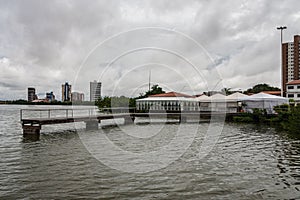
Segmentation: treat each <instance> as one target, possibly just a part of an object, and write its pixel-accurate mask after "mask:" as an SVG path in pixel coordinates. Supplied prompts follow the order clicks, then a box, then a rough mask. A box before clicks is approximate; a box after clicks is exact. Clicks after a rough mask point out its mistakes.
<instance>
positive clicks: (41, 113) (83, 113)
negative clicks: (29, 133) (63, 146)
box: [20, 107, 135, 121]
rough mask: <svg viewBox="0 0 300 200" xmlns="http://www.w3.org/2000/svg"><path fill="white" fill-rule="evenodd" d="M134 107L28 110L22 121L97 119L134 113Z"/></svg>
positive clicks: (24, 111)
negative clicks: (100, 116)
mask: <svg viewBox="0 0 300 200" xmlns="http://www.w3.org/2000/svg"><path fill="white" fill-rule="evenodd" d="M134 112H135V108H133V107H129V108H128V107H117V108H103V109H100V110H99V109H98V108H97V107H95V108H38V109H36V108H27V109H21V110H20V121H22V120H23V119H51V118H62V117H63V118H75V117H90V118H92V117H95V116H98V115H101V114H102V115H104V114H119V113H134Z"/></svg>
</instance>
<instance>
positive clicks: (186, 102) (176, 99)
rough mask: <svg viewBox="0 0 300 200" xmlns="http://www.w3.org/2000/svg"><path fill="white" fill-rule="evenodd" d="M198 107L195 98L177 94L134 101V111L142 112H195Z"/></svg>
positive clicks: (152, 96) (172, 93) (165, 94)
mask: <svg viewBox="0 0 300 200" xmlns="http://www.w3.org/2000/svg"><path fill="white" fill-rule="evenodd" d="M198 107H199V103H198V101H196V100H195V98H192V96H189V95H186V94H181V93H177V92H168V93H163V94H156V95H151V96H149V97H147V98H144V99H138V100H137V101H136V109H137V110H144V111H146V110H149V111H153V110H155V111H161V110H164V111H169V112H176V111H183V110H185V111H197V110H198Z"/></svg>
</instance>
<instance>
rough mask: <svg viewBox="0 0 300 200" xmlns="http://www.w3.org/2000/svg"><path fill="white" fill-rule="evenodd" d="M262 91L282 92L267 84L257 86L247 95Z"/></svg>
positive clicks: (249, 90) (250, 89)
mask: <svg viewBox="0 0 300 200" xmlns="http://www.w3.org/2000/svg"><path fill="white" fill-rule="evenodd" d="M262 91H280V89H279V88H277V87H272V86H270V85H268V84H266V83H262V84H257V85H255V86H253V88H249V89H248V90H247V91H246V92H245V93H246V94H248V93H260V92H262Z"/></svg>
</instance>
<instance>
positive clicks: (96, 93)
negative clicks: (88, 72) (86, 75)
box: [90, 81, 101, 101]
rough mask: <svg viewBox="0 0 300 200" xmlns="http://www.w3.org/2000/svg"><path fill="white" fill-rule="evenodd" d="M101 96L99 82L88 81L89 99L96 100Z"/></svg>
mask: <svg viewBox="0 0 300 200" xmlns="http://www.w3.org/2000/svg"><path fill="white" fill-rule="evenodd" d="M100 97H101V82H97V81H94V82H90V101H97V100H98V99H99V98H100Z"/></svg>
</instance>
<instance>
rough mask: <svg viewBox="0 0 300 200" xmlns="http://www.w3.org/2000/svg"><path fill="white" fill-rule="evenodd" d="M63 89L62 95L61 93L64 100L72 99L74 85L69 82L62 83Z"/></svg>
mask: <svg viewBox="0 0 300 200" xmlns="http://www.w3.org/2000/svg"><path fill="white" fill-rule="evenodd" d="M61 91H62V95H61V96H62V101H71V91H72V86H71V85H70V84H69V83H68V82H66V83H65V84H62V86H61Z"/></svg>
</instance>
